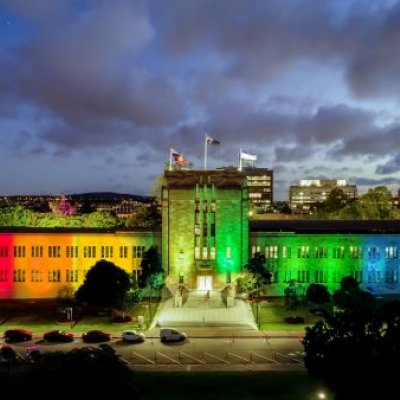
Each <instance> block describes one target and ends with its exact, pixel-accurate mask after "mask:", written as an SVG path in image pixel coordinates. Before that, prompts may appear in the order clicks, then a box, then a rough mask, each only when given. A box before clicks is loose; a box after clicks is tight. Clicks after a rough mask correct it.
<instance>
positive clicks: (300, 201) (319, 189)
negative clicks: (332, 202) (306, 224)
mask: <svg viewBox="0 0 400 400" xmlns="http://www.w3.org/2000/svg"><path fill="white" fill-rule="evenodd" d="M334 188H339V189H341V190H342V191H343V193H344V194H345V195H346V196H347V198H348V199H349V200H353V199H355V198H356V197H357V186H356V185H350V184H349V183H347V181H346V180H344V179H339V180H332V179H304V180H301V181H300V184H299V185H296V186H290V189H289V203H290V208H291V209H292V212H294V213H310V212H312V210H313V207H314V206H315V205H316V204H318V203H322V202H324V201H325V200H326V199H327V197H328V196H329V193H330V192H331V191H332V189H334Z"/></svg>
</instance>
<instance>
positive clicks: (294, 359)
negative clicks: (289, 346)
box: [275, 352, 304, 364]
mask: <svg viewBox="0 0 400 400" xmlns="http://www.w3.org/2000/svg"><path fill="white" fill-rule="evenodd" d="M275 354H279V355H280V356H282V357H286V358H288V359H289V360H292V361H295V362H297V363H299V364H304V362H303V361H300V360H298V359H297V358H294V357H291V356H289V355H286V354H282V353H278V352H276V353H275Z"/></svg>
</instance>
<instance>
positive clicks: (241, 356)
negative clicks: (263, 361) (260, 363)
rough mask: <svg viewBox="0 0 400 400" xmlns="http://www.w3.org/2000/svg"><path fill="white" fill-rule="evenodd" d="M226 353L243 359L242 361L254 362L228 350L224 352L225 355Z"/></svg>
mask: <svg viewBox="0 0 400 400" xmlns="http://www.w3.org/2000/svg"><path fill="white" fill-rule="evenodd" d="M228 354H229V355H231V356H234V357H237V358H239V359H240V360H244V361H246V362H248V363H252V364H254V361H251V360H248V359H247V358H245V357H242V356H239V355H238V354H234V353H230V352H229V351H228V352H227V353H226V355H228Z"/></svg>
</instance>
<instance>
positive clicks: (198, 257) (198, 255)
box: [194, 246, 201, 260]
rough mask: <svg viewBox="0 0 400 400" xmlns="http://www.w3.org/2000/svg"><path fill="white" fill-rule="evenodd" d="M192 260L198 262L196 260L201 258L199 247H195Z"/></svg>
mask: <svg viewBox="0 0 400 400" xmlns="http://www.w3.org/2000/svg"><path fill="white" fill-rule="evenodd" d="M194 258H195V259H196V260H198V259H200V258H201V257H200V247H199V246H196V247H195V248H194Z"/></svg>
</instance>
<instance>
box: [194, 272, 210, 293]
mask: <svg viewBox="0 0 400 400" xmlns="http://www.w3.org/2000/svg"><path fill="white" fill-rule="evenodd" d="M197 289H199V290H212V276H211V275H201V276H198V277H197Z"/></svg>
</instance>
